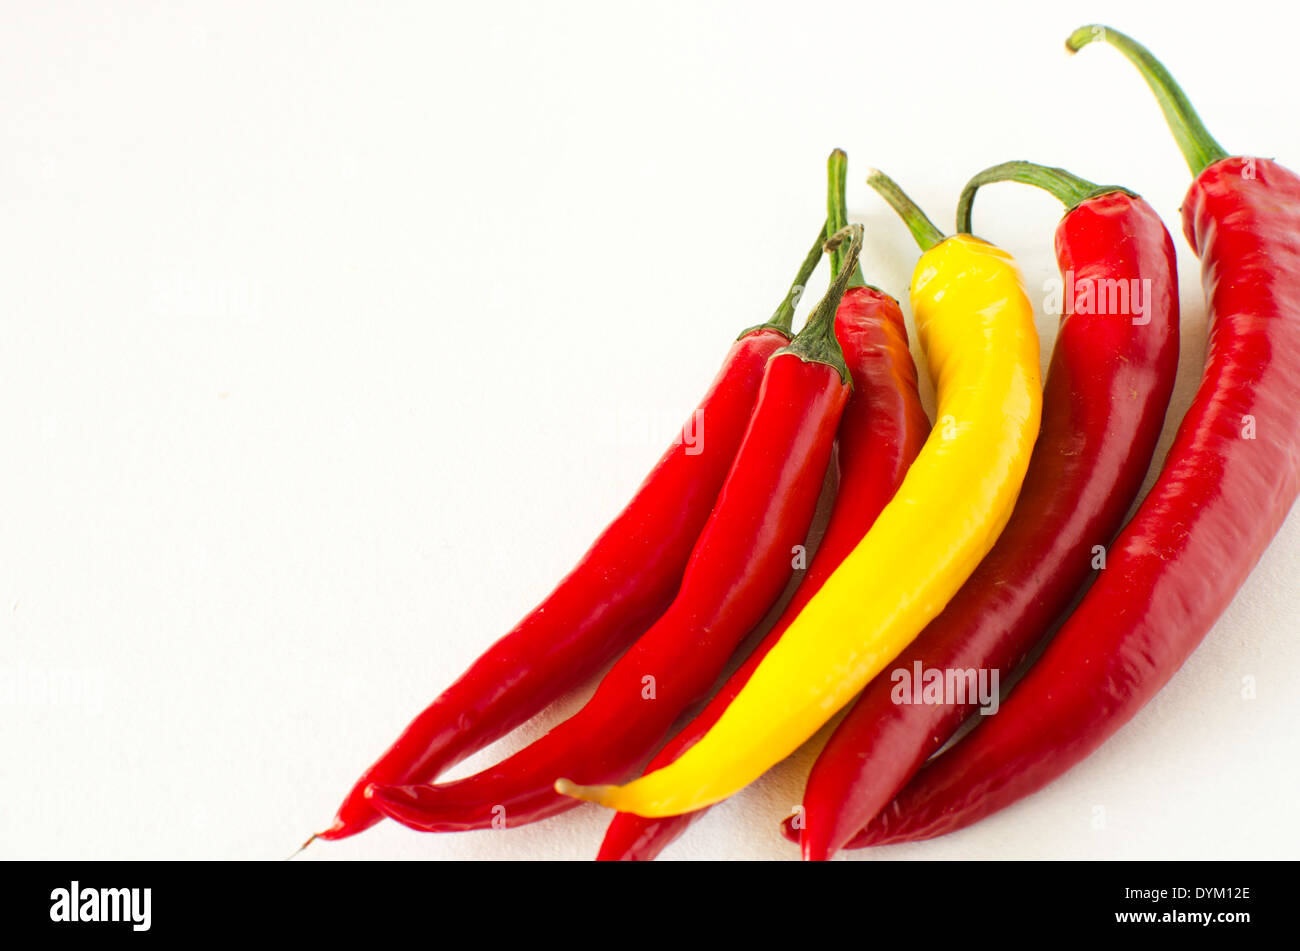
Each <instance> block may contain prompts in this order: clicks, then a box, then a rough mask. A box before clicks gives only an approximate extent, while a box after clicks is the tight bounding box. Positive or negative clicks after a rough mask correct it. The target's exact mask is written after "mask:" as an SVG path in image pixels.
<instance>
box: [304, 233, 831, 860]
mask: <svg viewBox="0 0 1300 951" xmlns="http://www.w3.org/2000/svg"><path fill="white" fill-rule="evenodd" d="M821 255H822V234H821V232H818V240H817V243H816V244H815V245H814V246H813V248H812V249H811V250H810V251H809V253H808V256H807V258H806V260H805V261H804V262H803V264H802V265H801V266H800V269H799V273H798V275H797V276H796V278H795V282H794V285H793V286H792V287H791V289H790V291H789V292H788V293H787V294H786V297H785V298H784V299H783V300H782V302H781V305H780V307H778V308H777V310H776V313H775V314H773V316H772V319H771V320H769V321H768V322H767V323H765V324H760V325H759V326H757V327H754V328H752V329H750V330H748V331H746V332H745V333H743V334H741V336H740V338H739V339H738V340H737V341H736V342H735V343H734V344H732V346H731V349H730V351H729V352H728V353H727V356H726V359H725V360H724V361H723V363H722V368H721V370H720V371H719V372H718V375H717V377H716V378H715V379H714V381H713V385H712V386H711V387H710V388H709V391H708V392H707V393H706V394H705V396H704V399H703V400H702V401H701V402H700V404H699V406H698V407H697V408H696V410H695V412H694V413H693V414H692V415H691V418H690V419H689V420H688V421H687V423H686V425H685V426H684V427H683V429H682V431H681V432H680V433H679V434H678V438H677V439H676V441H675V442H674V443H673V445H672V446H670V447H669V449H668V451H667V452H665V453H664V455H663V456H662V457H661V458H660V460H659V462H658V463H657V464H656V465H655V467H654V469H652V470H651V472H650V474H649V476H647V477H646V480H645V481H644V482H643V483H642V484H641V487H640V488H639V489H637V493H636V495H635V496H634V497H633V499H632V501H631V502H629V503H628V505H627V507H626V508H625V509H623V511H622V512H621V513H619V515H618V517H617V518H615V519H614V521H613V522H611V523H610V525H609V527H607V528H606V529H605V531H604V532H603V533H602V534H601V535H600V537H599V538H598V539H596V542H595V544H593V545H592V547H591V548H590V550H588V551H587V553H586V554H585V555H583V557H582V560H581V561H579V562H578V565H577V567H575V568H574V569H573V570H572V571H571V572H570V573H569V574H568V575H567V576H566V577H565V578H564V580H562V581H561V582H560V584H559V586H558V587H556V589H555V590H554V591H552V592H551V594H550V595H548V596H547V598H546V600H544V601H543V602H542V603H541V604H539V605H538V606H537V607H536V608H534V609H533V610H532V612H530V613H529V614H528V616H527V617H525V618H524V619H523V620H522V621H520V622H519V623H518V624H517V625H516V626H515V628H514V630H512V631H511V632H510V633H509V634H507V635H505V636H504V637H502V638H501V639H500V640H498V641H497V642H496V643H495V644H493V645H492V646H491V647H489V648H488V650H487V651H486V653H484V654H483V656H482V657H480V658H479V659H478V660H476V661H475V662H474V664H473V665H472V666H471V667H470V668H469V670H467V671H466V672H465V673H464V674H462V675H461V677H460V679H459V680H457V681H456V682H455V683H453V684H452V685H451V686H450V687H448V688H447V689H446V690H445V691H443V693H442V694H441V695H440V696H439V697H438V698H437V699H436V700H434V701H433V703H432V704H430V705H429V706H428V707H427V708H426V709H425V710H424V711H423V712H422V713H421V714H420V715H419V716H417V717H416V718H415V719H414V720H413V721H412V722H411V724H410V725H409V726H408V727H407V728H406V730H405V731H404V732H403V733H402V735H401V736H400V737H398V739H397V741H396V742H395V743H394V744H393V745H392V746H391V747H390V748H389V749H388V751H387V752H385V753H384V755H383V756H382V757H380V758H379V760H378V761H377V762H376V763H375V764H374V765H373V766H371V767H370V768H369V769H368V770H366V772H365V774H364V775H362V777H361V779H359V780H358V781H357V783H356V785H355V786H354V787H353V788H352V791H351V792H350V793H349V794H348V797H347V799H345V800H344V801H343V805H342V806H341V807H340V808H339V811H338V815H337V817H336V818H335V820H334V824H333V826H331V827H330V828H329V829H328V830H326V831H325V832H322V833H320V834H319V836H317V837H318V838H322V839H343V838H346V837H348V836H350V835H355V834H356V833H358V832H361V831H363V830H365V829H367V828H369V827H370V826H372V825H374V824H375V823H376V822H378V821H379V820H380V819H382V818H383V816H382V815H381V814H380V813H378V812H376V811H375V809H374V808H373V807H372V806H371V805H370V803H369V802H367V801H366V799H365V797H364V791H365V789H366V787H367V786H369V785H370V784H371V783H425V782H432V781H433V780H434V779H436V778H437V777H438V775H439V774H441V773H442V772H443V771H444V770H447V769H450V768H451V767H452V766H454V765H455V764H456V763H458V762H460V761H461V760H463V759H464V758H465V757H467V756H470V755H471V754H473V753H475V752H477V751H478V750H481V749H483V748H484V747H485V746H487V745H488V744H490V743H492V742H493V741H495V740H497V739H498V738H500V737H501V736H504V735H505V734H506V733H508V732H510V731H511V730H513V729H514V728H515V727H517V726H519V724H521V723H523V722H524V721H525V720H527V719H528V718H529V717H531V716H533V715H534V714H536V713H537V712H538V711H540V710H542V709H543V708H544V707H546V706H547V705H548V704H550V703H551V702H552V701H554V700H555V699H556V698H558V697H559V696H561V695H562V694H564V693H565V692H566V691H568V690H570V689H572V688H573V687H576V686H577V685H579V684H581V683H582V682H583V681H585V680H586V679H587V678H589V677H591V676H592V675H593V674H595V673H596V672H597V671H599V670H601V669H602V668H603V667H604V666H605V665H606V664H608V663H609V662H610V661H611V660H612V659H613V658H614V657H616V656H617V655H618V654H620V653H621V652H622V651H623V650H625V649H626V648H627V646H628V645H629V644H630V643H631V642H632V641H633V640H634V639H635V638H637V637H639V636H641V635H642V634H643V633H645V631H646V629H647V628H648V627H649V626H650V625H651V624H653V623H654V621H655V619H656V618H658V617H659V616H660V615H661V614H662V613H663V612H664V610H665V609H666V608H667V607H668V605H669V604H671V603H672V601H673V598H674V597H675V596H676V594H677V589H678V587H679V586H680V584H681V579H682V574H683V572H684V571H685V569H686V563H687V561H688V559H689V558H690V555H691V550H692V549H693V548H694V546H695V542H696V540H697V538H698V537H699V534H700V531H701V530H702V529H703V528H704V524H705V522H706V521H707V520H708V517H709V513H710V512H711V511H712V510H713V505H714V502H715V501H716V500H717V498H718V493H719V491H720V490H721V489H722V484H723V481H724V480H725V479H726V476H727V472H728V471H729V470H730V468H731V464H732V462H733V461H734V459H735V456H736V452H737V450H738V449H739V447H740V443H741V440H742V438H743V437H744V434H745V431H746V429H747V427H748V425H749V420H750V416H751V414H752V413H753V409H754V405H755V403H756V402H757V399H758V392H759V387H760V385H761V383H762V380H763V373H764V368H765V367H766V365H767V362H768V359H769V358H770V357H771V356H772V354H774V353H776V351H777V350H779V349H780V348H781V347H784V346H786V345H787V344H789V342H790V327H791V323H792V321H793V319H794V310H795V304H796V303H797V302H798V298H799V295H800V294H801V293H802V292H803V287H804V285H805V284H806V283H807V280H808V278H809V277H810V276H811V274H812V272H813V269H814V268H816V266H817V262H818V261H819V260H820V259H821Z"/></svg>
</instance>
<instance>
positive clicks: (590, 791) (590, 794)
mask: <svg viewBox="0 0 1300 951" xmlns="http://www.w3.org/2000/svg"><path fill="white" fill-rule="evenodd" d="M616 789H618V787H617V786H610V785H602V786H579V785H578V784H577V783H575V782H574V781H573V780H571V779H557V780H556V781H555V791H556V792H557V793H559V794H560V795H561V796H572V797H573V798H574V799H582V800H584V801H586V802H594V803H596V804H597V805H599V806H609V805H611V803H610V801H609V799H610V793H612V792H613V791H614V790H616Z"/></svg>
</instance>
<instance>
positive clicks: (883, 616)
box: [567, 172, 1042, 816]
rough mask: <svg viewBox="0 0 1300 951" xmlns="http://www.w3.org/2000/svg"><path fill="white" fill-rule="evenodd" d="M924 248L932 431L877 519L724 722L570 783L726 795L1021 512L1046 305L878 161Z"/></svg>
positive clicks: (940, 599)
mask: <svg viewBox="0 0 1300 951" xmlns="http://www.w3.org/2000/svg"><path fill="white" fill-rule="evenodd" d="M868 183H869V184H871V185H872V186H873V187H874V188H876V189H877V191H880V192H881V193H882V194H883V195H885V197H886V198H887V199H888V200H889V201H890V203H891V204H892V205H893V206H894V207H895V209H896V210H898V211H899V213H900V214H902V215H903V217H904V219H905V221H906V222H907V224H908V226H909V228H910V229H911V230H912V233H913V235H914V236H915V237H916V238H917V241H918V242H919V243H920V245H921V247H922V248H923V249H924V253H923V254H922V255H921V258H920V260H919V261H918V262H917V265H916V269H915V270H914V272H913V277H912V289H911V297H912V311H913V314H914V315H915V318H916V325H917V328H918V332H919V334H920V338H921V346H922V348H923V349H924V351H925V353H926V357H927V360H928V362H929V365H930V368H931V372H932V373H933V374H934V377H935V390H936V395H937V401H938V410H937V419H936V422H935V428H934V431H933V432H932V433H931V434H930V436H929V438H928V439H927V440H926V442H925V445H924V446H923V447H922V449H921V452H920V454H919V455H918V456H917V457H916V461H915V462H914V463H913V464H912V467H911V468H910V469H908V471H907V475H906V476H905V477H904V478H903V483H902V485H901V486H900V487H899V489H898V492H897V493H896V494H895V496H894V497H893V499H891V500H890V502H889V504H888V505H886V506H885V508H884V510H883V511H882V512H881V513H880V516H879V517H878V518H877V519H876V523H875V524H874V525H873V526H872V527H871V531H869V532H868V533H867V534H866V536H865V537H864V538H863V539H862V541H861V542H860V543H859V544H858V546H857V547H856V548H854V550H853V552H852V553H851V554H850V555H849V556H848V557H847V558H845V559H844V561H843V562H841V564H840V566H839V567H838V568H836V570H835V572H834V573H833V574H832V575H831V577H830V578H828V579H827V580H826V583H825V584H824V585H823V586H822V588H821V590H820V591H818V592H817V593H816V595H814V596H813V598H812V599H811V600H810V601H809V602H808V604H807V605H806V606H805V607H804V609H803V611H802V612H801V613H800V614H799V616H798V617H797V618H796V619H795V620H794V622H793V623H792V624H791V625H790V626H789V628H787V629H786V632H785V634H784V636H782V638H781V640H780V641H778V642H777V643H776V644H775V645H774V646H773V647H772V650H771V651H770V652H769V653H768V655H767V656H766V657H764V658H763V660H762V661H761V662H760V663H759V665H758V667H757V668H756V669H755V670H754V673H753V676H751V677H750V679H749V682H748V683H746V684H745V686H744V687H743V688H742V689H741V691H740V692H739V693H738V694H737V695H736V698H735V699H734V700H733V701H732V702H731V705H730V706H729V707H728V708H727V709H726V711H725V712H724V713H723V714H722V716H721V717H720V718H719V719H718V722H717V723H716V724H714V725H713V727H712V729H710V730H709V732H708V733H707V734H705V736H704V737H703V738H702V739H700V741H699V742H698V743H696V744H695V745H694V746H693V747H691V748H690V749H689V750H687V751H686V752H685V753H683V754H682V756H681V757H680V758H679V759H677V760H676V761H675V762H673V763H670V764H669V765H668V766H665V767H664V768H662V769H659V770H656V771H655V772H653V773H648V774H647V775H645V776H642V777H641V778H640V779H638V780H636V781H635V782H632V783H629V784H628V785H626V786H601V787H592V788H579V789H573V788H568V790H567V791H569V792H570V793H571V794H573V795H578V796H581V797H582V798H584V799H591V800H592V801H595V802H599V803H602V804H603V805H607V806H610V807H611V808H614V809H618V810H620V811H622V812H634V813H636V814H637V815H641V816H665V815H676V814H678V813H682V812H689V811H692V810H695V809H699V808H700V807H702V806H705V805H709V804H710V803H714V802H717V801H718V800H720V799H723V798H725V797H727V796H729V795H731V794H732V793H734V792H735V791H736V790H737V789H740V788H742V787H743V786H745V785H746V784H747V783H749V782H752V781H753V780H754V779H756V778H758V776H760V775H762V773H763V772H765V771H766V770H767V769H769V768H770V767H771V766H773V765H774V764H776V763H777V762H779V761H780V760H782V759H784V758H785V757H786V756H787V755H789V754H790V753H791V752H793V751H794V750H795V749H796V748H798V746H799V745H800V744H801V743H803V742H804V741H805V740H807V739H808V738H809V737H811V736H812V735H813V734H814V733H815V732H816V731H817V730H818V729H819V728H820V727H821V726H822V725H823V724H824V723H825V722H826V721H827V720H829V719H830V718H831V717H832V716H833V715H834V714H835V712H836V711H837V710H839V709H840V708H841V707H843V706H844V705H845V704H847V703H848V702H849V701H850V700H852V699H853V697H854V695H855V694H856V693H858V691H860V690H861V689H862V688H863V687H865V686H866V684H867V683H868V682H869V681H870V680H871V679H872V678H873V677H874V676H875V675H876V674H877V673H879V672H880V670H881V669H883V668H884V667H885V665H886V664H888V663H889V661H890V660H892V659H893V658H894V657H895V656H897V654H898V652H899V651H900V650H902V649H903V648H904V647H906V646H907V644H908V643H909V642H910V641H911V640H912V639H913V638H914V637H916V635H917V634H919V633H920V632H921V629H922V628H924V627H925V625H926V624H927V623H929V621H930V620H931V619H932V618H933V617H934V616H935V615H936V614H938V613H939V611H941V610H942V609H943V606H944V605H945V604H946V603H947V602H948V600H949V599H950V598H951V597H952V596H953V595H954V594H956V593H957V590H958V589H959V588H960V587H961V586H962V584H963V582H965V580H966V579H967V577H969V576H970V574H971V572H972V571H974V570H975V567H976V566H977V565H978V564H979V562H980V561H981V560H982V559H983V557H984V556H985V555H986V554H987V553H988V551H989V549H990V548H992V547H993V543H994V542H995V541H997V537H998V535H999V534H1000V533H1001V531H1002V529H1003V527H1004V526H1005V525H1006V522H1007V519H1008V518H1009V517H1010V515H1011V509H1012V506H1013V505H1014V503H1015V500H1016V495H1017V493H1018V492H1019V491H1020V484H1021V482H1022V481H1023V480H1024V477H1025V470H1026V469H1027V468H1028V466H1029V455H1030V451H1031V450H1032V449H1033V445H1034V437H1035V436H1036V435H1037V433H1038V424H1039V414H1040V411H1041V400H1042V385H1041V384H1040V382H1039V375H1038V335H1037V333H1036V331H1035V329H1034V320H1033V317H1034V312H1033V307H1032V306H1030V303H1029V300H1028V298H1027V297H1026V296H1025V292H1024V288H1023V286H1022V284H1021V280H1020V275H1019V274H1018V273H1017V271H1016V267H1015V263H1014V262H1013V261H1012V259H1011V256H1010V255H1008V254H1007V253H1006V252H1005V251H1002V250H1000V249H998V248H995V247H994V246H993V245H991V244H988V243H987V242H984V241H980V240H979V239H977V238H972V237H970V236H969V235H954V236H952V237H949V238H944V236H943V235H942V234H941V233H940V232H939V230H938V229H937V228H935V226H934V225H933V224H932V223H931V222H930V221H929V219H927V218H926V217H925V215H923V214H922V213H921V211H920V209H919V208H917V207H916V206H915V205H914V204H912V202H911V201H910V200H909V199H908V198H907V197H906V196H905V195H903V193H902V191H901V190H899V188H898V186H897V185H895V184H894V183H893V182H892V181H890V180H889V179H888V178H886V177H885V176H883V175H881V174H880V173H878V172H877V173H875V174H873V175H872V177H871V178H869V179H868Z"/></svg>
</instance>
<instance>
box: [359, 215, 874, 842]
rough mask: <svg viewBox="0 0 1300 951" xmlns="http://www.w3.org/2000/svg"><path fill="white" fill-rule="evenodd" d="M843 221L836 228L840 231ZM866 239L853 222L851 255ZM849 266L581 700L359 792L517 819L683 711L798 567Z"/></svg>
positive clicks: (436, 817) (838, 388) (397, 806)
mask: <svg viewBox="0 0 1300 951" xmlns="http://www.w3.org/2000/svg"><path fill="white" fill-rule="evenodd" d="M844 235H845V232H841V233H840V234H839V235H838V236H837V241H838V240H839V239H840V238H842V237H843V236H844ZM860 247H861V228H860V227H856V226H855V230H854V231H853V232H852V247H851V249H850V252H849V254H850V257H851V258H853V259H854V260H856V257H857V253H858V249H859V248H860ZM847 280H848V273H847V271H846V272H845V273H844V274H843V275H841V277H840V279H839V280H837V281H836V282H835V283H834V284H833V285H832V286H831V289H830V290H829V291H828V292H827V295H826V297H825V298H823V300H822V301H821V302H820V303H819V304H818V305H817V307H816V309H815V310H814V312H813V314H812V316H811V317H810V318H809V321H808V325H807V326H806V327H805V328H804V329H803V330H802V331H801V332H800V333H799V335H798V336H797V337H796V338H795V339H794V340H793V341H792V342H791V344H790V346H789V347H787V348H785V349H783V350H781V351H778V353H777V354H776V355H775V356H773V357H772V358H771V360H770V361H769V362H768V366H767V371H766V373H765V374H764V377H763V386H762V389H761V390H760V391H759V396H758V403H757V405H756V406H755V408H754V415H753V417H752V418H751V420H750V424H749V428H748V430H747V431H746V433H745V438H744V441H743V442H742V443H741V446H740V451H739V452H738V453H737V454H736V459H735V462H734V463H733V465H732V467H731V471H730V472H729V473H728V475H727V481H726V483H725V484H724V485H723V487H722V492H721V494H720V495H719V496H718V501H717V504H716V505H715V506H714V508H713V513H712V514H711V515H710V516H709V521H708V523H707V524H706V525H705V526H704V530H703V532H701V534H700V538H699V541H698V542H697V543H696V546H695V549H694V551H693V552H692V553H691V559H690V562H689V564H688V565H687V567H686V574H685V576H684V577H683V579H682V586H681V590H680V592H679V593H678V595H677V598H676V599H675V600H674V601H673V603H672V605H671V606H670V607H669V608H668V610H667V611H666V612H665V613H664V615H663V617H661V618H660V619H659V620H658V621H657V622H656V623H655V625H654V626H653V627H652V628H651V629H650V630H649V631H647V632H646V634H645V635H643V636H642V637H641V638H640V639H639V640H638V641H637V642H636V644H634V645H633V646H632V648H631V649H630V650H629V651H628V652H627V653H626V654H625V655H624V656H623V657H622V658H621V659H620V660H619V661H618V663H616V664H615V665H614V667H613V668H612V669H611V670H610V672H609V673H608V674H606V676H605V678H604V680H602V681H601V683H600V686H599V687H598V688H597V689H596V693H595V695H594V696H593V697H592V698H591V700H590V701H588V703H587V705H586V706H584V707H583V708H582V709H581V710H580V711H578V713H576V714H575V715H574V716H572V717H571V718H569V719H568V720H566V721H565V722H564V723H561V724H560V725H559V726H557V727H555V728H554V729H553V730H551V731H550V732H549V733H547V734H546V735H545V736H543V737H542V738H541V739H539V740H538V741H536V742H535V743H533V744H532V745H530V746H528V747H526V748H525V749H523V750H521V751H520V752H518V753H516V754H515V755H513V756H511V757H509V758H507V759H506V760H505V761H503V762H502V763H499V764H498V765H496V766H494V767H492V768H490V769H486V770H484V771H482V772H480V773H478V774H476V775H474V776H471V777H469V778H467V779H462V780H458V781H456V782H451V783H446V784H443V785H438V786H429V785H405V786H382V785H376V786H371V787H369V789H368V790H367V796H368V797H370V798H371V801H372V802H373V803H374V804H375V806H376V808H378V809H380V810H381V811H383V812H384V813H386V814H387V815H389V816H392V817H393V818H394V819H397V820H398V821H399V822H402V823H404V824H405V825H408V826H410V827H411V828H414V829H419V830H422V831H426V832H455V831H461V830H466V829H481V828H488V827H490V826H493V825H495V826H497V827H507V828H509V827H514V826H518V825H523V824H525V823H528V822H534V821H536V820H538V819H544V818H546V817H548V816H552V815H556V814H557V813H560V812H563V811H565V810H567V809H571V808H573V807H574V806H576V805H578V800H576V799H573V798H571V797H568V796H564V795H561V794H560V793H558V792H556V790H555V783H556V780H558V779H560V778H561V777H565V776H568V777H574V778H577V779H578V780H580V781H581V782H584V783H587V782H591V783H603V782H611V781H616V780H618V779H622V778H623V777H625V776H627V775H628V774H630V773H631V772H632V771H633V770H635V769H636V768H637V767H638V766H639V765H640V764H641V763H643V762H644V761H645V759H646V758H647V757H648V756H649V755H650V753H651V752H652V751H653V750H654V748H655V746H656V745H657V744H658V743H659V742H661V741H662V740H663V738H664V735H665V734H666V733H667V732H668V730H669V729H670V728H671V727H672V724H673V722H674V720H676V718H677V716H678V715H679V714H680V713H681V712H682V711H683V710H684V709H686V708H687V707H689V706H690V705H691V704H692V703H695V702H696V701H697V700H698V699H699V698H700V697H702V696H703V695H704V694H705V693H706V692H707V691H708V690H709V688H710V687H712V686H713V684H714V682H715V681H716V679H717V677H718V675H719V674H720V673H721V672H722V669H723V668H724V666H725V665H726V662H727V659H728V658H729V657H730V656H731V654H732V653H733V652H734V651H735V649H736V647H737V646H738V644H739V643H740V641H741V640H742V639H743V638H744V636H745V634H746V633H748V631H749V630H750V629H751V628H752V627H753V626H754V625H755V624H756V623H757V622H758V621H759V620H760V619H761V618H762V617H763V615H764V614H765V613H766V612H767V610H768V609H769V608H770V607H771V605H772V603H773V602H774V601H775V600H776V599H777V597H779V595H780V594H781V591H782V590H783V589H784V588H785V585H786V583H787V582H788V581H789V579H790V575H791V574H792V572H793V564H792V555H793V550H794V548H795V546H797V545H800V544H802V543H803V541H804V539H805V535H806V534H807V532H808V526H809V523H810V522H811V521H812V516H813V512H814V510H815V508H816V503H817V497H818V496H819V495H820V493H821V487H822V481H823V478H824V476H825V472H826V467H827V464H828V463H829V461H830V455H831V448H832V445H833V443H834V440H835V430H836V428H837V427H838V425H839V421H840V416H841V414H842V413H843V410H844V405H845V403H846V402H847V400H848V396H849V390H850V388H851V383H850V378H849V374H848V370H847V368H846V367H845V365H844V358H843V356H842V354H841V353H840V348H839V344H837V343H836V342H835V334H834V317H835V308H836V305H837V304H838V303H839V300H840V298H841V297H842V296H843V294H844V290H845V286H846V283H847Z"/></svg>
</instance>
